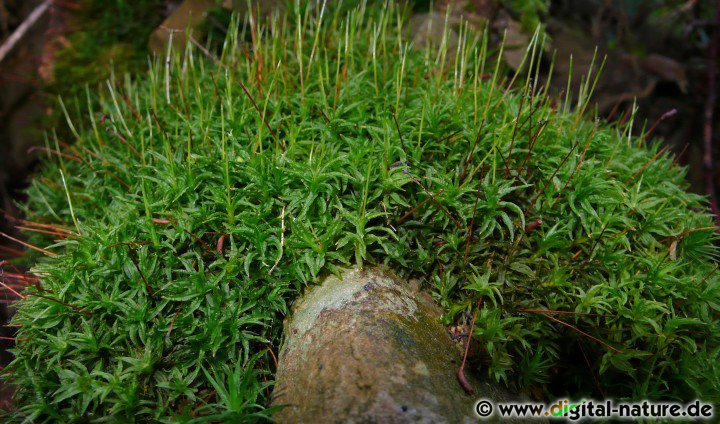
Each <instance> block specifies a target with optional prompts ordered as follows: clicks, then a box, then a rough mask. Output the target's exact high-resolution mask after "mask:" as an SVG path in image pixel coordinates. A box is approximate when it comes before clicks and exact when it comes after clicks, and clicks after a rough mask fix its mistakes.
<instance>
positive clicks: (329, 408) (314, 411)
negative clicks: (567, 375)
mask: <svg viewBox="0 0 720 424" xmlns="http://www.w3.org/2000/svg"><path fill="white" fill-rule="evenodd" d="M439 313H440V311H439V310H438V308H437V307H436V306H435V305H434V303H433V302H432V300H431V299H430V298H429V296H426V295H424V294H422V293H420V292H419V291H418V290H417V288H416V287H413V285H412V284H409V283H407V282H404V281H402V280H401V279H399V278H397V277H395V276H393V274H392V273H391V272H389V271H387V270H383V269H366V270H361V269H357V268H355V269H351V270H347V271H346V272H345V274H344V275H343V278H342V279H339V278H337V277H334V276H331V277H329V278H327V279H326V281H325V282H324V283H322V284H321V285H319V286H316V287H313V288H311V289H309V290H308V292H307V293H306V294H305V295H304V296H303V297H302V298H301V299H300V300H298V302H296V304H295V305H294V306H293V311H292V315H291V317H290V318H289V319H287V320H286V322H285V341H284V344H283V346H282V348H281V351H280V359H279V367H278V372H277V376H276V382H277V383H276V386H275V391H274V394H273V398H274V400H273V404H274V405H285V407H284V408H283V409H282V410H281V411H280V412H279V413H278V414H277V415H276V416H275V418H276V419H277V421H278V422H281V423H283V422H287V423H302V422H307V423H310V422H356V423H370V422H382V423H404V422H427V423H430V422H453V423H461V422H477V421H478V417H477V415H475V412H474V406H475V403H476V401H477V400H478V399H480V398H485V399H492V400H495V401H511V400H513V399H516V398H517V396H514V395H513V394H511V393H509V392H508V391H507V390H505V389H504V388H501V387H499V386H497V385H493V384H490V383H487V382H479V381H478V380H477V379H474V378H473V377H472V376H468V377H469V380H470V381H471V384H472V385H473V388H474V389H475V394H474V395H472V396H471V395H468V394H467V393H465V391H464V390H463V389H462V388H461V386H460V384H459V383H458V380H457V370H458V367H459V365H460V361H461V356H460V352H459V351H458V350H457V348H456V347H455V345H454V344H453V342H452V341H451V339H450V337H449V336H448V334H447V332H446V330H445V328H444V327H443V326H442V325H441V324H440V323H439V321H438V318H439ZM466 374H468V372H467V370H466Z"/></svg>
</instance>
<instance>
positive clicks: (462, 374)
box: [457, 297, 483, 395]
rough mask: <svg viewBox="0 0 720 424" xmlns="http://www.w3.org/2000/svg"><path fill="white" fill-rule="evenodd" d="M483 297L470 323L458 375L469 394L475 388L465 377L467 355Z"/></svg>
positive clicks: (473, 391) (479, 300)
mask: <svg viewBox="0 0 720 424" xmlns="http://www.w3.org/2000/svg"><path fill="white" fill-rule="evenodd" d="M482 299H483V298H482V297H480V298H479V299H478V302H477V306H476V307H475V314H473V319H472V322H471V323H470V332H469V334H468V338H467V343H465V353H464V354H463V360H462V363H461V364H460V368H459V369H458V373H457V377H458V381H459V382H460V385H461V386H462V388H463V389H464V390H465V392H467V394H469V395H472V394H473V393H475V390H473V387H472V385H471V384H470V382H469V381H467V378H465V362H467V356H468V352H469V351H470V340H472V334H473V330H474V329H475V320H476V319H477V315H478V312H479V311H480V305H481V304H482Z"/></svg>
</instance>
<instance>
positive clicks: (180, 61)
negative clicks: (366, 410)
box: [5, 3, 720, 422]
mask: <svg viewBox="0 0 720 424" xmlns="http://www.w3.org/2000/svg"><path fill="white" fill-rule="evenodd" d="M406 14H407V13H406V11H405V10H400V9H398V7H397V6H393V5H392V4H390V5H389V6H387V7H375V6H371V5H366V4H364V3H363V4H362V5H361V6H360V7H359V8H356V9H351V10H346V9H344V8H342V7H331V6H327V7H316V8H311V7H305V6H295V7H290V8H288V10H287V11H286V12H285V13H283V14H279V15H275V16H274V17H272V18H271V19H269V20H267V21H264V22H262V23H261V22H258V20H245V21H242V22H234V23H233V24H232V25H231V30H230V31H229V33H228V38H227V40H226V42H225V45H224V48H223V51H222V53H221V54H218V55H217V57H212V56H211V54H210V53H209V52H207V51H202V50H199V49H198V48H196V47H195V46H194V45H192V44H191V45H188V46H187V48H186V50H185V51H184V52H170V54H169V55H168V57H167V58H165V57H161V58H157V59H155V60H154V61H153V62H152V65H151V67H150V69H149V70H148V71H147V73H146V74H145V75H142V76H141V77H139V78H137V79H135V80H133V79H130V78H124V79H122V78H121V79H118V80H116V79H114V78H113V79H111V80H110V81H109V83H108V84H107V86H106V88H105V89H103V90H97V91H94V90H93V91H91V90H88V91H87V93H85V95H83V96H80V97H78V98H71V99H65V105H67V107H68V108H71V107H72V108H73V109H77V108H82V105H84V104H87V105H89V106H88V107H86V108H85V112H84V115H85V119H84V120H82V121H77V120H76V121H75V122H72V121H70V120H69V119H68V128H69V133H70V134H73V137H75V138H76V139H75V140H60V139H57V138H55V137H53V136H52V135H51V136H50V137H48V143H47V146H46V150H45V152H46V153H47V155H46V159H45V161H44V164H43V166H42V168H41V170H40V171H39V175H37V177H36V178H35V179H34V181H33V183H32V186H31V187H30V189H29V191H28V194H29V200H28V201H27V203H26V204H25V205H24V212H25V213H26V219H27V223H26V225H25V227H26V228H29V230H28V233H27V234H28V237H29V242H30V243H31V244H32V245H33V246H35V247H37V248H38V249H42V253H38V254H37V256H36V259H35V262H34V263H35V266H34V268H33V273H34V275H35V276H37V284H33V285H31V286H29V287H27V288H26V290H25V291H24V292H23V293H22V295H23V296H24V297H23V299H21V300H20V301H19V302H18V303H17V305H18V308H19V309H18V313H17V315H16V316H15V318H14V320H13V323H14V324H16V325H18V326H19V327H18V332H17V347H16V349H15V351H14V353H15V355H16V359H15V360H14V362H13V363H12V364H11V365H10V366H9V368H8V369H7V370H6V371H5V378H7V379H9V380H10V381H11V382H12V383H13V384H14V385H15V386H16V389H17V392H16V397H17V404H18V409H17V411H15V412H12V413H11V415H10V417H13V418H16V419H19V420H23V419H29V420H33V421H35V422H47V421H62V422H73V421H100V420H109V421H110V422H128V420H131V419H134V420H137V421H140V422H155V421H160V422H207V421H209V420H217V421H230V422H238V421H253V420H262V419H264V417H267V416H270V415H271V414H272V411H271V410H268V409H266V406H267V405H268V403H269V398H270V396H271V395H272V379H273V377H272V375H273V371H274V369H275V366H276V364H275V362H274V359H273V358H274V352H277V350H278V347H279V345H280V343H281V340H282V334H281V330H282V320H283V318H284V317H285V315H286V314H287V312H288V309H289V305H290V304H291V302H292V301H293V299H295V298H296V297H297V296H298V295H299V294H301V293H302V291H303V290H304V289H305V288H306V287H307V286H308V285H311V284H314V283H316V282H318V281H320V280H321V279H322V278H323V276H326V275H328V274H330V273H335V272H337V271H338V270H340V269H341V268H342V267H344V266H348V265H353V264H382V265H385V266H388V267H389V268H391V269H393V270H395V271H396V272H398V273H399V274H401V275H403V276H406V277H410V276H412V277H418V278H420V279H421V280H422V282H423V284H424V285H425V286H426V287H427V288H428V289H429V290H430V291H431V292H432V293H433V295H434V297H435V299H436V300H437V302H438V303H439V304H440V305H441V306H442V307H443V308H444V310H445V311H446V313H445V316H444V320H445V323H446V324H453V325H461V326H462V325H468V324H469V322H470V317H472V315H473V314H474V313H475V312H476V311H477V313H478V314H477V322H476V324H475V326H474V328H473V332H472V343H473V344H474V345H475V346H476V347H477V348H478V353H477V355H476V356H475V359H474V360H473V362H472V363H471V365H468V367H470V366H472V367H474V368H475V369H476V370H477V371H478V372H480V373H483V374H485V375H489V376H490V377H492V378H493V379H496V380H498V381H499V382H501V383H502V384H508V385H509V386H512V387H516V388H518V389H520V390H523V391H526V392H528V393H532V394H533V395H534V396H540V397H543V396H544V397H546V398H552V396H557V395H564V394H568V393H569V394H570V395H572V396H576V397H580V396H591V397H595V398H599V397H601V396H603V395H605V396H608V397H613V398H616V399H643V398H651V399H683V400H690V399H694V398H696V397H700V398H702V399H705V400H708V401H713V400H714V401H716V402H720V368H719V367H718V363H720V325H718V312H719V311H720V306H719V305H720V284H718V279H719V278H720V274H716V273H714V270H715V269H716V267H717V264H716V257H717V250H716V248H715V247H714V244H713V243H714V242H715V241H716V239H717V237H716V232H715V229H714V227H713V226H712V219H711V218H710V216H709V214H708V212H707V208H706V205H705V202H704V199H703V198H702V197H700V196H698V195H695V194H690V193H688V192H687V184H686V182H685V180H684V175H685V170H684V169H683V168H682V167H679V166H677V164H676V163H675V162H674V160H673V157H671V156H670V155H668V154H667V153H665V152H664V151H663V150H660V149H659V145H658V144H657V143H654V142H651V140H649V139H648V137H646V134H633V133H632V128H633V126H632V124H631V119H630V120H628V121H627V122H626V123H624V124H620V123H615V124H608V123H602V122H599V121H595V122H593V121H589V120H587V119H585V118H583V116H584V115H585V112H586V109H587V106H588V98H589V94H590V91H591V89H592V85H593V81H594V76H592V75H588V76H585V81H586V83H585V85H584V86H583V87H584V88H583V89H582V90H581V91H580V93H578V95H576V96H568V101H566V102H564V103H563V104H561V105H559V104H558V103H557V101H555V100H553V99H551V98H550V97H549V96H548V95H547V92H546V90H547V88H546V87H547V86H546V85H545V84H544V83H541V82H540V81H538V79H537V77H536V74H537V66H538V59H537V57H535V56H533V54H532V53H533V51H535V49H534V48H531V49H530V51H529V54H528V56H527V57H526V61H525V66H524V71H523V72H522V73H521V74H519V75H517V76H516V78H512V79H511V78H507V79H502V78H500V77H499V73H498V72H497V60H496V59H495V56H492V57H490V55H488V54H487V51H488V41H487V40H488V38H487V37H484V36H483V34H479V33H475V32H474V31H473V30H472V29H471V28H469V27H468V26H467V25H465V24H462V25H460V27H459V28H455V29H454V30H456V31H457V34H458V37H456V38H455V37H452V36H451V31H452V30H453V29H451V28H448V27H447V26H446V28H445V32H444V34H445V36H444V37H443V38H442V42H440V43H439V44H433V43H432V40H430V38H429V37H428V39H427V40H426V43H422V45H420V44H418V43H416V44H413V43H412V42H411V37H410V36H409V29H408V24H407V22H406V20H405V17H406ZM420 38H422V37H420ZM245 40H247V41H245ZM537 41H538V40H537V39H535V44H533V45H534V46H535V47H537V51H539V50H540V47H539V46H538V44H539V43H537ZM176 53H183V54H182V55H181V54H176ZM486 74H490V75H491V76H490V77H489V78H484V77H483V76H484V75H486ZM48 233H50V234H48ZM476 305H479V306H476ZM465 328H467V326H466V327H465ZM454 366H457V365H453V364H448V367H454Z"/></svg>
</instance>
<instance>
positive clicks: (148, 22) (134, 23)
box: [47, 0, 167, 96]
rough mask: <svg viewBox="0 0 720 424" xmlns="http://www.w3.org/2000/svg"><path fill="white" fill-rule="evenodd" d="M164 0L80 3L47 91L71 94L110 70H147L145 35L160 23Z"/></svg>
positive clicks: (120, 72) (107, 74) (57, 56)
mask: <svg viewBox="0 0 720 424" xmlns="http://www.w3.org/2000/svg"><path fill="white" fill-rule="evenodd" d="M166 3H167V1H166V0H141V1H127V0H110V1H98V0H81V1H79V2H78V4H77V7H78V10H79V12H77V13H76V14H75V16H74V19H75V20H76V21H73V26H75V27H77V28H76V29H75V30H73V31H71V32H70V33H69V35H68V36H67V43H66V44H65V45H64V47H63V48H61V49H60V50H59V51H58V52H57V53H56V63H55V66H54V82H53V83H52V84H51V85H50V86H49V87H47V89H48V90H49V91H51V92H54V93H58V94H62V95H66V96H69V95H74V94H77V93H78V92H80V93H81V92H82V88H83V87H84V86H85V84H90V85H91V86H93V85H95V84H97V83H99V82H103V81H104V80H105V79H107V78H108V77H109V76H110V73H111V71H113V70H114V71H115V72H116V73H118V74H122V73H125V72H137V71H140V70H141V69H142V70H144V68H146V67H147V57H148V51H147V43H148V37H149V36H150V33H151V32H152V31H153V30H154V29H155V27H157V25H159V24H160V22H161V21H162V17H163V13H162V12H163V8H164V7H165V5H166Z"/></svg>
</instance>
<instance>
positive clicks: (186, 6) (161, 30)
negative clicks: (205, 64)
mask: <svg viewBox="0 0 720 424" xmlns="http://www.w3.org/2000/svg"><path fill="white" fill-rule="evenodd" d="M217 4H218V1H216V0H185V1H183V2H182V4H180V6H178V7H177V9H175V11H174V12H173V13H172V14H170V16H168V17H167V18H166V19H165V20H164V21H163V23H162V24H160V26H159V27H157V28H156V29H155V31H153V33H152V34H150V39H149V41H148V48H149V49H150V51H151V52H153V53H155V54H157V55H164V54H165V52H166V49H167V45H168V42H169V41H170V39H171V38H170V35H171V34H172V43H173V49H174V50H175V51H176V52H182V51H183V48H184V47H185V44H186V43H187V37H186V31H187V30H190V31H192V30H195V31H196V33H194V34H193V37H194V38H195V39H196V40H198V39H201V38H202V34H198V33H197V30H198V28H199V26H200V24H201V23H202V22H203V21H204V20H205V15H206V14H207V11H208V10H209V9H210V8H212V7H214V6H216V5H217Z"/></svg>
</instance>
